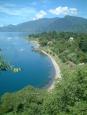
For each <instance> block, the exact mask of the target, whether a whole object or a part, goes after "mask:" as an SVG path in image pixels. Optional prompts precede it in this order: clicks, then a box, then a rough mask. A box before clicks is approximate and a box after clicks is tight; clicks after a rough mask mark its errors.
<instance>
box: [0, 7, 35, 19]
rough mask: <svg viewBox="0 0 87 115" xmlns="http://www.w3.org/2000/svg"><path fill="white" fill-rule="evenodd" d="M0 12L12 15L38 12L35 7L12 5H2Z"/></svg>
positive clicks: (26, 14)
mask: <svg viewBox="0 0 87 115" xmlns="http://www.w3.org/2000/svg"><path fill="white" fill-rule="evenodd" d="M0 12H1V13H5V14H7V15H11V16H22V17H23V16H25V17H26V16H28V15H29V14H34V13H36V10H35V9H34V8H33V7H12V5H11V6H10V5H9V6H0Z"/></svg>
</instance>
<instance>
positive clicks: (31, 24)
mask: <svg viewBox="0 0 87 115" xmlns="http://www.w3.org/2000/svg"><path fill="white" fill-rule="evenodd" d="M0 31H1V32H28V33H29V34H33V33H41V32H47V31H48V32H49V31H58V32H80V33H86V32H87V19H85V18H81V17H75V16H65V17H63V18H58V17H56V18H43V19H39V20H34V21H28V22H24V23H20V24H17V25H11V24H10V25H8V26H4V27H0Z"/></svg>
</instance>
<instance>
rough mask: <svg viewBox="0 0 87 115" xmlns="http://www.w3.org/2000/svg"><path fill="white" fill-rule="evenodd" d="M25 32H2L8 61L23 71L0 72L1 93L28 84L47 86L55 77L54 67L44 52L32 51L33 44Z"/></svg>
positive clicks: (2, 47) (0, 44)
mask: <svg viewBox="0 0 87 115" xmlns="http://www.w3.org/2000/svg"><path fill="white" fill-rule="evenodd" d="M25 37H26V34H25V33H12V32H11V33H6V32H2V33H0V48H1V49H2V51H1V54H2V55H3V57H4V59H5V60H6V62H8V63H9V64H11V65H13V66H14V67H20V68H22V71H21V72H18V73H13V72H10V71H6V72H4V71H2V72H0V94H2V93H5V92H13V91H17V90H19V89H22V88H24V87H26V86H29V85H31V86H34V87H38V88H42V87H45V86H46V85H47V84H49V83H50V81H52V79H53V75H54V68H53V64H52V62H51V60H50V59H49V58H48V57H47V56H46V55H44V54H41V53H39V52H34V51H32V46H33V44H31V43H29V42H28V41H27V40H25V39H24V38H25Z"/></svg>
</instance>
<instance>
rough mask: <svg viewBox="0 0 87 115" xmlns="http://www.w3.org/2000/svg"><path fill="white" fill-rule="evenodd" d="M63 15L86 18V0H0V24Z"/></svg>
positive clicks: (4, 24)
mask: <svg viewBox="0 0 87 115" xmlns="http://www.w3.org/2000/svg"><path fill="white" fill-rule="evenodd" d="M65 15H71V16H79V17H83V18H87V0H0V26H1V27H2V26H6V25H9V24H14V25H16V24H19V23H22V22H26V21H30V20H38V19H41V18H53V17H64V16H65Z"/></svg>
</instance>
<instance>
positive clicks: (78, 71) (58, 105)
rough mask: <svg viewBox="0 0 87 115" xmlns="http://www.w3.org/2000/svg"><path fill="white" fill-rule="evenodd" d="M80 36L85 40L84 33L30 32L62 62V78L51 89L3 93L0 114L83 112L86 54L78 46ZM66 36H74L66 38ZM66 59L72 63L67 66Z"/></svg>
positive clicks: (81, 114)
mask: <svg viewBox="0 0 87 115" xmlns="http://www.w3.org/2000/svg"><path fill="white" fill-rule="evenodd" d="M82 36H83V39H84V40H86V36H87V35H86V34H75V33H64V32H63V33H57V32H50V33H42V34H38V35H31V37H34V38H37V37H38V39H39V43H40V44H41V45H42V46H44V48H46V49H49V50H50V51H52V54H54V55H56V56H57V57H60V58H61V60H62V62H64V63H62V69H61V71H62V80H61V81H60V82H56V87H55V89H54V90H52V91H51V92H48V91H47V90H45V89H36V88H32V87H27V88H24V89H22V90H20V91H18V92H14V93H6V94H4V95H3V96H2V97H1V99H0V115H87V64H86V62H87V54H86V52H85V51H83V50H82V49H83V48H81V47H83V46H81V44H80V43H81V41H82ZM70 37H73V38H74V39H73V40H70ZM45 39H46V41H45ZM84 47H85V46H84ZM70 61H71V62H73V63H75V64H76V65H75V66H74V67H71V68H70V67H68V65H67V63H68V62H70ZM83 62H84V64H80V63H83Z"/></svg>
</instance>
